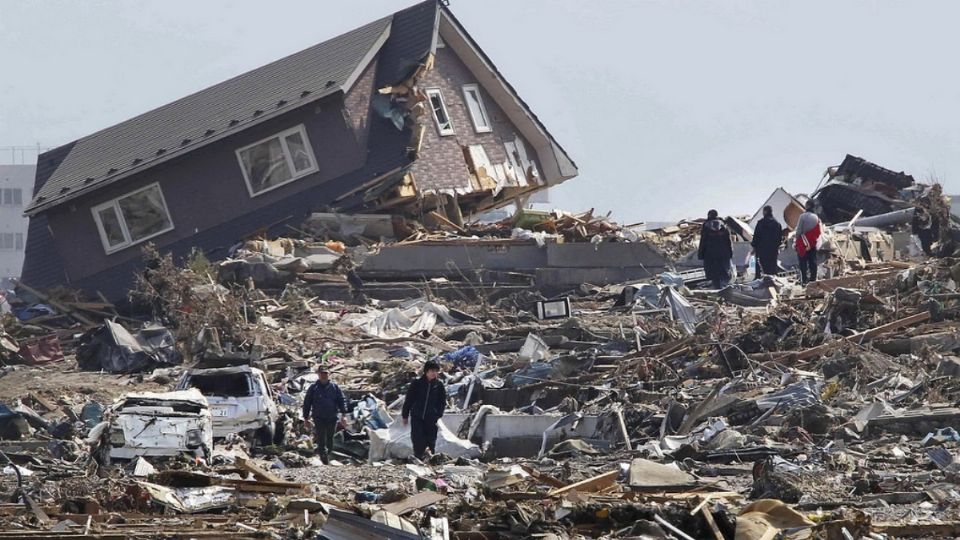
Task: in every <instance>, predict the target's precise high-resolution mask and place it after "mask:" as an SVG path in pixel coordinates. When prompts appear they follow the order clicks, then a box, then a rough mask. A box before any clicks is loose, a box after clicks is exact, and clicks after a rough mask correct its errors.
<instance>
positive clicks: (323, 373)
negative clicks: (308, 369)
mask: <svg viewBox="0 0 960 540" xmlns="http://www.w3.org/2000/svg"><path fill="white" fill-rule="evenodd" d="M317 375H318V376H319V377H320V378H319V379H318V380H317V382H315V383H313V384H312V385H310V388H309V389H308V390H307V395H306V397H305V398H303V421H304V422H305V423H306V425H307V427H309V426H310V419H311V418H312V419H313V429H314V431H313V438H314V441H315V442H316V445H317V453H318V454H319V455H320V460H321V461H323V463H324V464H325V465H326V464H327V463H329V462H330V451H331V450H333V434H334V433H335V432H336V431H337V420H338V416H339V415H338V413H340V414H347V398H346V397H344V395H343V391H342V390H340V387H339V386H337V383H335V382H333V381H331V380H330V368H328V367H327V366H326V365H323V364H321V365H320V367H318V368H317ZM311 412H312V413H313V414H312V416H311ZM340 422H341V423H342V422H343V421H342V420H340Z"/></svg>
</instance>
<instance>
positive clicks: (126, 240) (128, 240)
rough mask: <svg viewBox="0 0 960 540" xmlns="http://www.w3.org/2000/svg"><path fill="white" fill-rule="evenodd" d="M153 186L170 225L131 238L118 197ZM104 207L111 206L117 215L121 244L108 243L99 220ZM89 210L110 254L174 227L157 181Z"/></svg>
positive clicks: (125, 196) (134, 193)
mask: <svg viewBox="0 0 960 540" xmlns="http://www.w3.org/2000/svg"><path fill="white" fill-rule="evenodd" d="M154 187H156V188H157V191H159V192H160V202H162V203H163V209H164V210H165V211H166V212H167V221H169V222H170V226H169V227H167V228H166V229H163V230H160V231H157V232H155V233H153V234H151V235H149V236H145V237H143V238H140V239H138V240H133V239H132V238H131V237H130V230H129V229H127V222H126V220H125V219H124V217H123V212H122V211H121V210H120V199H126V198H127V197H129V196H131V195H136V194H137V193H140V192H141V191H147V190H148V189H152V188H154ZM106 208H113V211H114V213H115V214H116V216H117V218H118V221H119V223H120V230H121V231H122V232H123V239H124V242H123V243H122V244H117V245H115V246H111V245H110V242H109V241H108V239H107V230H106V229H104V227H103V222H102V221H101V220H100V211H101V210H104V209H106ZM90 212H91V213H93V221H94V222H96V224H97V230H98V231H99V232H100V243H102V244H103V250H104V251H105V252H106V253H107V255H110V254H111V253H116V252H118V251H120V250H123V249H127V248H128V247H130V246H135V245H137V244H141V243H143V242H146V241H147V240H150V239H151V238H156V237H158V236H160V235H161V234H166V233H168V232H170V231H172V230H173V229H174V225H173V216H171V215H170V207H169V206H167V199H166V198H165V197H164V196H163V189H162V188H161V187H160V183H159V182H154V183H152V184H150V185H148V186H144V187H142V188H140V189H136V190H133V191H131V192H129V193H124V194H123V195H121V196H119V197H117V198H115V199H111V200H109V201H107V202H105V203H103V204H98V205H96V206H94V207H93V208H91V209H90Z"/></svg>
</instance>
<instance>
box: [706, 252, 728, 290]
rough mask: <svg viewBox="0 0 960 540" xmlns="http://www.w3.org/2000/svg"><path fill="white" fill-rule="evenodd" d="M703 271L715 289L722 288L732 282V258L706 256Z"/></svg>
mask: <svg viewBox="0 0 960 540" xmlns="http://www.w3.org/2000/svg"><path fill="white" fill-rule="evenodd" d="M703 273H704V274H706V278H707V280H708V281H710V283H711V284H712V285H713V288H714V289H722V288H724V287H726V286H727V285H729V284H730V258H729V257H704V258H703Z"/></svg>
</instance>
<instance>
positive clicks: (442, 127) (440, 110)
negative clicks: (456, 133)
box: [427, 88, 453, 135]
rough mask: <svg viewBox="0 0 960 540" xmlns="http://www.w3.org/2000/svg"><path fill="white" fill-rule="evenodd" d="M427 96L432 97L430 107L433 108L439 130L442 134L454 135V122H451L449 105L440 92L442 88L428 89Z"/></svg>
mask: <svg viewBox="0 0 960 540" xmlns="http://www.w3.org/2000/svg"><path fill="white" fill-rule="evenodd" d="M427 97H428V98H429V99H430V108H431V109H432V110H433V119H434V121H436V123H437V131H439V132H440V135H453V123H451V122H450V115H449V114H448V113H447V105H446V103H444V102H443V94H441V93H440V89H439V88H430V89H428V90H427Z"/></svg>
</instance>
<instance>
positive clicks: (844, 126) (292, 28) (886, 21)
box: [0, 0, 960, 222]
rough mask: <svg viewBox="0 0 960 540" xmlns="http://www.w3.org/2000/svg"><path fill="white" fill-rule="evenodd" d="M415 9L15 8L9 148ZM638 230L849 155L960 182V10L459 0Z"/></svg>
mask: <svg viewBox="0 0 960 540" xmlns="http://www.w3.org/2000/svg"><path fill="white" fill-rule="evenodd" d="M412 3H413V2H411V1H410V0H348V1H340V2H335V1H329V0H323V1H319V0H305V1H283V0H272V1H271V2H269V3H267V2H243V1H235V0H230V1H226V0H203V1H199V0H164V1H122V2H121V1H91V0H84V1H76V0H61V1H51V0H44V1H26V0H0V70H2V71H0V72H2V73H3V75H2V76H0V146H8V145H33V144H36V143H40V144H41V145H44V146H57V145H60V144H63V143H66V142H69V141H71V140H74V139H77V138H79V137H82V136H84V135H86V134H89V133H91V132H94V131H96V130H99V129H101V128H104V127H107V126H109V125H112V124H115V123H117V122H119V121H122V120H124V119H126V118H129V117H131V116H134V115H136V114H139V113H142V112H145V111H146V110H149V109H152V108H154V107H156V106H159V105H162V104H164V103H167V102H169V101H172V100H175V99H177V98H179V97H182V96H184V95H186V94H188V93H191V92H194V91H196V90H199V89H201V88H204V87H206V86H209V85H211V84H215V83H217V82H220V81H222V80H224V79H226V78H229V77H231V76H234V75H237V74H239V73H242V72H244V71H247V70H250V69H253V68H256V67H258V66H260V65H263V64H265V63H267V62H270V61H272V60H275V59H277V58H280V57H283V56H286V55H287V54H290V53H292V52H295V51H298V50H300V49H303V48H305V47H308V46H310V45H312V44H315V43H318V42H320V41H323V40H325V39H327V38H330V37H333V36H335V35H337V34H340V33H342V32H345V31H348V30H350V29H352V28H354V27H357V26H359V25H361V24H363V23H366V22H369V21H371V20H373V19H375V18H379V17H382V16H385V15H387V14H388V13H391V12H393V11H396V10H399V9H402V8H404V7H406V6H408V5H411V4H412ZM451 9H452V10H453V12H454V13H455V14H456V15H457V17H458V18H459V19H460V20H461V22H463V24H464V25H465V26H466V28H467V30H468V31H469V32H470V33H471V34H472V35H473V37H474V38H475V39H476V40H477V42H478V43H479V44H480V46H481V47H482V48H483V49H484V50H485V51H486V52H487V54H488V55H489V56H490V57H491V58H492V59H493V61H494V62H495V63H496V65H497V67H498V68H499V69H500V71H501V72H502V73H503V74H504V75H505V76H506V77H507V79H508V80H510V82H511V83H512V84H513V86H514V87H515V88H516V89H517V90H518V92H519V93H520V95H521V96H522V97H523V98H524V100H525V101H527V102H528V103H529V104H530V105H531V106H532V108H533V110H534V112H536V114H537V115H538V116H539V117H540V118H541V119H542V120H543V122H544V123H545V124H546V126H547V128H548V129H549V130H550V131H551V133H553V135H554V136H555V137H556V138H557V140H558V141H560V143H561V145H563V146H564V148H565V149H566V150H567V152H568V153H569V154H570V155H571V156H572V157H573V159H574V160H575V161H576V162H577V165H578V166H579V168H580V176H579V177H578V178H575V179H573V180H570V181H569V182H567V183H566V184H564V185H563V186H561V187H560V188H558V189H557V190H556V191H555V192H554V193H553V195H552V197H553V203H554V206H556V207H560V208H565V209H568V210H584V209H587V208H590V207H595V208H596V209H597V210H598V211H600V212H606V211H612V212H613V214H614V217H616V218H617V219H619V220H621V221H622V222H637V221H644V220H647V221H660V220H672V219H679V218H684V217H699V216H701V215H703V214H705V213H706V211H707V209H709V208H711V207H716V208H718V209H719V210H720V211H721V213H728V214H737V213H752V212H753V211H754V210H755V209H756V208H757V207H758V206H759V205H760V204H762V202H763V201H764V200H765V199H766V196H767V195H768V194H769V193H770V192H771V191H773V190H774V189H775V188H777V187H779V186H783V187H784V188H786V189H788V190H789V191H792V192H795V193H803V192H808V191H811V190H812V189H813V188H814V187H815V186H816V184H817V182H818V181H819V178H820V175H821V174H822V172H823V170H824V169H825V168H826V167H827V166H829V165H835V164H838V163H839V162H840V161H841V160H842V159H843V156H844V155H845V154H846V153H852V154H854V155H859V156H861V157H864V158H866V159H868V160H871V161H874V162H876V163H879V164H880V165H883V166H886V167H888V168H891V169H894V170H898V171H899V170H904V171H906V172H908V173H911V174H913V175H914V177H916V178H917V179H918V180H922V179H928V178H931V177H933V176H935V177H937V178H939V179H940V180H941V181H942V182H943V183H944V184H945V187H946V189H947V191H948V192H957V191H960V179H958V176H960V152H958V151H957V150H958V144H960V122H958V117H960V114H958V113H960V76H958V75H957V74H956V51H958V50H960V33H958V32H957V31H956V21H957V20H960V4H957V3H955V2H923V3H918V2H892V1H888V2H863V1H857V2H837V1H823V2H817V1H803V2H780V1H766V0H755V1H749V2H734V1H724V2H709V3H708V2H683V1H678V0H662V1H649V2H647V1H643V2H641V1H627V0H603V1H584V0H522V1H521V0H453V1H452V2H451Z"/></svg>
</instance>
